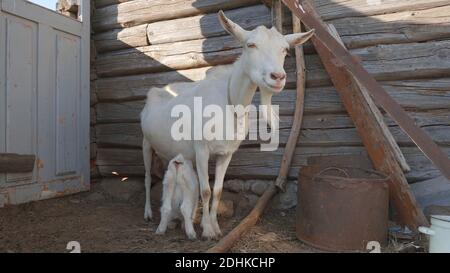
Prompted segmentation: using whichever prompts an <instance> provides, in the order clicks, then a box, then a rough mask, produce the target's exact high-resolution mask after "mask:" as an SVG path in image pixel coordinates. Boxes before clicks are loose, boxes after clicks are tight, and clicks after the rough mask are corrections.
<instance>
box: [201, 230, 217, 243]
mask: <svg viewBox="0 0 450 273" xmlns="http://www.w3.org/2000/svg"><path fill="white" fill-rule="evenodd" d="M202 237H203V239H206V240H208V241H209V240H212V239H215V238H216V234H215V233H214V231H213V230H212V229H211V230H203V233H202Z"/></svg>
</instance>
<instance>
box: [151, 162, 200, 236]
mask: <svg viewBox="0 0 450 273" xmlns="http://www.w3.org/2000/svg"><path fill="white" fill-rule="evenodd" d="M198 198H199V183H198V179H197V174H196V173H195V171H194V167H193V166H192V162H191V161H190V160H186V159H185V158H184V157H183V155H181V154H180V155H177V156H176V157H175V158H174V159H172V160H171V161H170V162H169V166H168V167H167V171H166V173H165V175H164V180H163V196H162V206H161V222H160V223H159V226H158V229H157V230H156V234H164V233H165V232H166V230H167V225H168V224H169V223H170V222H171V221H172V220H173V219H176V218H179V219H181V218H183V221H184V230H185V232H186V235H187V236H188V238H189V239H191V240H194V239H196V237H197V235H196V233H195V230H194V224H193V221H194V218H195V213H196V211H197V205H198Z"/></svg>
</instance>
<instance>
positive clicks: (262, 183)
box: [249, 180, 273, 196]
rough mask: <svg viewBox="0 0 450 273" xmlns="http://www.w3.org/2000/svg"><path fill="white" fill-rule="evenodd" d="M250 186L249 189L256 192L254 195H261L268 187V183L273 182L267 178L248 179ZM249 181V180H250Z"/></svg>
mask: <svg viewBox="0 0 450 273" xmlns="http://www.w3.org/2000/svg"><path fill="white" fill-rule="evenodd" d="M250 181H251V182H252V183H251V186H250V190H251V191H252V192H253V193H254V194H256V195H259V196H261V195H263V193H264V192H265V191H266V189H267V187H269V183H273V182H272V181H268V180H250ZM250 181H249V182H250Z"/></svg>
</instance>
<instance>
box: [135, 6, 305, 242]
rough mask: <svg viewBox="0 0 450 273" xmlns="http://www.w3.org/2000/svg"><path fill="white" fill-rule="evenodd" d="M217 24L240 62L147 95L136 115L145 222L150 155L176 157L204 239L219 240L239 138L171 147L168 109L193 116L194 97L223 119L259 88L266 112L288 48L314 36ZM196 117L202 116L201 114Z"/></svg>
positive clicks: (223, 20) (280, 79) (280, 87)
mask: <svg viewBox="0 0 450 273" xmlns="http://www.w3.org/2000/svg"><path fill="white" fill-rule="evenodd" d="M219 20H220V23H221V24H222V26H223V27H224V29H225V30H226V31H227V32H228V33H230V34H231V35H232V36H234V37H235V38H236V39H237V40H238V41H239V42H240V43H241V44H242V45H243V52H242V55H241V56H240V58H239V59H238V60H237V61H236V62H235V63H234V64H233V65H228V66H220V67H218V68H216V69H213V71H212V72H210V73H208V74H207V75H206V78H205V79H204V80H201V81H198V82H192V83H177V84H170V85H167V86H166V87H164V88H152V89H151V90H150V91H149V92H148V95H147V102H146V104H145V107H144V109H143V110H142V113H141V127H142V131H143V135H144V139H143V156H144V164H145V170H146V174H145V177H146V178H145V186H146V197H147V198H146V204H145V212H144V218H145V219H151V217H152V211H151V207H150V186H151V175H150V168H151V155H152V152H151V151H152V149H153V150H155V152H156V153H157V154H158V156H159V157H161V158H162V159H163V160H165V161H166V162H167V161H168V160H170V159H171V158H173V157H175V156H176V155H178V154H182V155H183V156H184V157H185V158H186V159H189V160H192V162H193V163H194V164H195V166H196V170H197V174H198V178H199V181H200V191H201V199H202V204H203V213H202V220H201V226H202V228H203V233H202V236H203V237H205V238H207V239H210V238H216V237H217V236H220V235H221V231H220V228H219V224H218V222H217V208H218V205H219V201H220V197H221V193H222V188H223V180H224V177H225V173H226V170H227V168H228V164H229V163H230V160H231V157H232V155H233V153H234V152H235V151H236V150H237V149H238V147H239V145H240V143H241V142H242V140H240V139H238V138H236V139H235V140H218V139H213V140H206V139H210V138H206V137H204V139H202V140H179V141H175V140H174V138H173V136H172V135H171V125H172V124H173V123H174V122H175V121H176V119H175V118H173V117H171V111H172V109H173V107H174V106H177V105H185V106H186V107H188V108H189V109H190V111H191V112H192V113H194V111H198V110H199V109H195V108H194V97H201V98H202V103H203V106H204V107H206V106H208V105H217V106H219V107H221V109H222V111H223V113H227V107H226V106H227V105H234V106H238V105H242V106H244V107H246V106H248V105H249V104H250V103H251V101H252V99H253V96H254V94H255V92H256V89H257V87H259V88H260V92H261V104H262V105H267V106H268V108H269V109H270V106H271V99H272V95H273V94H275V93H279V92H281V91H282V90H283V88H284V85H285V83H286V72H285V71H284V68H283V66H284V60H285V57H286V54H287V53H288V50H289V47H290V46H294V45H297V44H301V43H304V42H306V41H307V40H308V39H309V38H310V37H311V36H312V35H313V31H309V32H307V33H296V34H290V35H286V36H283V35H282V34H280V33H279V32H278V31H277V30H276V29H275V28H271V29H268V28H266V27H265V26H259V27H257V28H256V29H254V30H253V31H246V30H244V29H242V28H241V27H240V26H239V25H237V24H235V23H234V22H232V21H231V20H229V19H228V18H227V17H225V15H224V13H223V12H222V11H221V12H219ZM200 111H201V112H202V111H203V109H200ZM232 116H234V114H233V115H232ZM194 126H195V125H194ZM227 126H228V124H226V126H224V131H229V130H230V131H231V130H232V132H235V130H234V128H227ZM247 129H248V128H247ZM194 130H195V127H194ZM247 131H248V130H247ZM246 133H247V132H246ZM192 139H194V138H192ZM210 158H215V159H216V171H215V182H214V183H215V184H214V190H213V197H214V198H213V202H212V205H211V210H210V208H209V202H210V198H211V189H210V186H209V176H208V161H209V159H210Z"/></svg>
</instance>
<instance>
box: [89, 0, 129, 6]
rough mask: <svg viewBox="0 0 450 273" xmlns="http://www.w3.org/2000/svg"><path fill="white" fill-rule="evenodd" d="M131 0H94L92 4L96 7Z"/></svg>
mask: <svg viewBox="0 0 450 273" xmlns="http://www.w3.org/2000/svg"><path fill="white" fill-rule="evenodd" d="M129 1H133V0H94V5H95V7H96V8H101V7H106V6H111V5H117V4H120V3H125V2H129Z"/></svg>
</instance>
